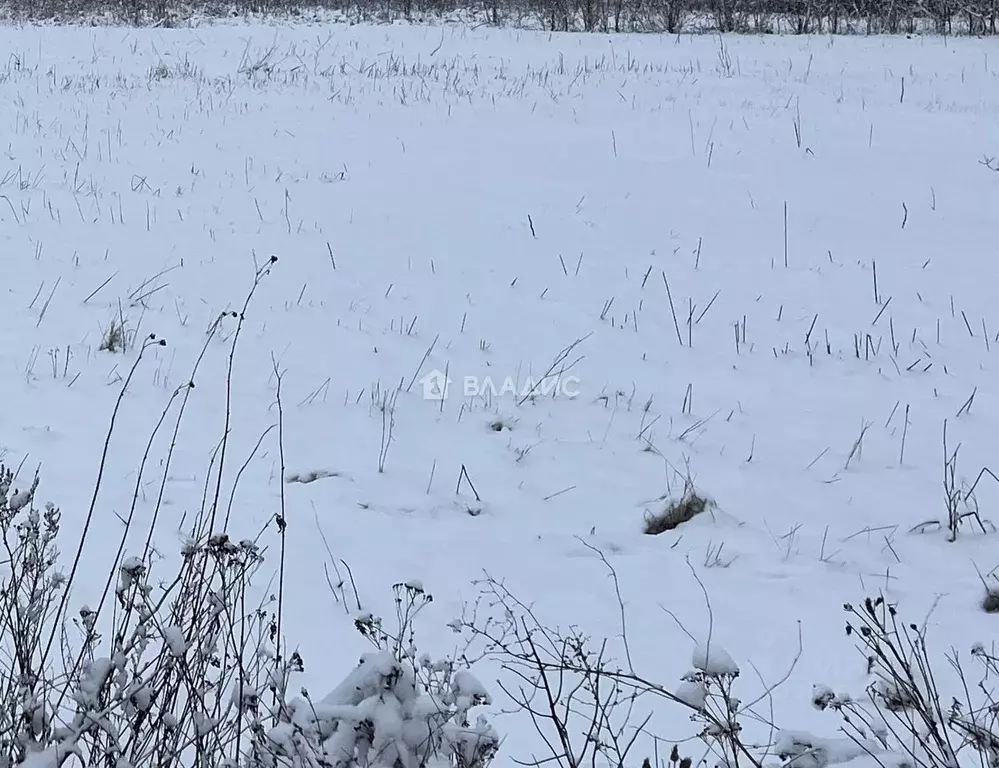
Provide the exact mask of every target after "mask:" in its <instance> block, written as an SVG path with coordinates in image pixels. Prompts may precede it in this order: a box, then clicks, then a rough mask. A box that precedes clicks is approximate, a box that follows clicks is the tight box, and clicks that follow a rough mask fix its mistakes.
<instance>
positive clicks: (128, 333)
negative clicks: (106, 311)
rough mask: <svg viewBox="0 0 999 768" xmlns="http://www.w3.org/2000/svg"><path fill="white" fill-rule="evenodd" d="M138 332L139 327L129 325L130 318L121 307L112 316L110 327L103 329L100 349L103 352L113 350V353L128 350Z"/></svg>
mask: <svg viewBox="0 0 999 768" xmlns="http://www.w3.org/2000/svg"><path fill="white" fill-rule="evenodd" d="M136 332H137V329H134V328H130V327H129V323H128V318H126V317H125V315H124V313H123V312H122V311H121V308H120V307H119V309H118V314H117V315H114V316H112V317H111V322H110V323H108V327H107V328H104V329H103V330H102V331H101V346H100V347H99V349H100V351H101V352H111V353H112V354H116V353H118V352H121V353H125V352H128V350H129V347H131V346H132V342H133V341H134V340H135V334H136Z"/></svg>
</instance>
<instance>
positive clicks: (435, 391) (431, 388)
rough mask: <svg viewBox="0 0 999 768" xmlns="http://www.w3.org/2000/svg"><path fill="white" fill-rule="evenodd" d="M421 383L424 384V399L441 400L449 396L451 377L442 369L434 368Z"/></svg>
mask: <svg viewBox="0 0 999 768" xmlns="http://www.w3.org/2000/svg"><path fill="white" fill-rule="evenodd" d="M420 384H421V385H422V386H423V399H424V400H437V401H440V400H444V399H446V398H447V394H448V387H450V386H451V379H450V378H448V377H447V376H446V375H444V373H443V372H442V371H438V370H436V369H434V370H432V371H431V372H430V373H428V374H427V375H426V376H424V377H423V378H422V379H420Z"/></svg>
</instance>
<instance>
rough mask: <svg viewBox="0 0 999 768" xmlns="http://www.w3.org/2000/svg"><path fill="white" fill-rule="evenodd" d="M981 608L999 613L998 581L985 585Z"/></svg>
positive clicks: (988, 611)
mask: <svg viewBox="0 0 999 768" xmlns="http://www.w3.org/2000/svg"><path fill="white" fill-rule="evenodd" d="M982 610H983V611H985V612H986V613H999V583H997V584H989V585H988V586H986V587H985V596H984V597H983V598H982Z"/></svg>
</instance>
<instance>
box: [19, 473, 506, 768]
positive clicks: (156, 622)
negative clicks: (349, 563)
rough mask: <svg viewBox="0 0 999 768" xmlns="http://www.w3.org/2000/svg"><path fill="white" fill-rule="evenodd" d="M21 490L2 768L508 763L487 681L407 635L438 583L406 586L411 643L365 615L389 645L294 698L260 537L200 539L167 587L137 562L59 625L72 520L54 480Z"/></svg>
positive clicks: (401, 592) (292, 659) (378, 640)
mask: <svg viewBox="0 0 999 768" xmlns="http://www.w3.org/2000/svg"><path fill="white" fill-rule="evenodd" d="M13 483H14V473H13V472H12V471H11V470H10V469H8V468H6V467H3V466H0V535H2V537H3V544H4V546H5V549H6V554H7V558H6V562H5V563H4V565H3V566H2V570H0V621H2V622H3V624H2V626H0V766H29V767H30V768H53V767H55V766H60V765H87V766H113V767H114V768H131V767H132V766H134V767H136V768H139V767H140V766H141V767H145V766H151V765H156V766H193V765H198V766H232V767H233V768H235V767H236V766H248V767H250V768H278V767H279V766H330V767H335V768H352V767H353V766H370V767H371V768H395V767H396V766H406V768H439V767H440V766H453V767H454V768H484V766H486V765H487V764H488V763H489V761H490V760H491V758H492V756H493V755H494V754H495V752H496V750H497V748H498V745H499V739H498V737H497V735H496V733H495V731H493V729H492V728H491V727H490V726H489V725H488V723H486V722H485V721H484V720H483V719H482V718H479V719H478V721H477V722H475V723H474V724H470V722H469V713H470V711H471V710H472V709H473V708H474V707H477V706H480V705H483V704H488V703H489V701H490V699H489V695H488V693H487V692H486V691H485V689H484V688H483V687H482V685H481V684H480V683H478V681H477V680H476V679H475V678H474V677H473V676H472V674H471V672H470V671H469V670H468V669H467V668H464V667H462V666H461V665H459V664H457V663H456V662H454V661H453V660H446V661H443V662H441V661H434V660H432V659H431V658H430V657H428V656H425V655H419V654H418V652H417V650H416V647H415V645H414V644H413V643H412V642H404V641H403V638H404V637H405V636H406V634H407V633H408V635H409V638H410V639H411V637H412V627H411V620H412V618H413V617H414V616H415V615H416V613H418V607H419V605H420V604H421V603H423V602H426V601H429V595H427V594H426V593H424V592H423V590H422V587H419V586H418V585H415V584H408V585H398V586H397V588H396V599H397V605H399V606H400V615H401V616H403V617H405V618H404V622H403V623H402V624H401V626H400V629H399V633H398V634H397V635H395V636H390V635H388V634H387V633H385V632H384V631H382V630H381V622H380V621H379V620H378V619H376V618H374V617H372V616H370V614H365V615H363V616H359V617H358V618H357V622H356V623H357V627H358V629H359V630H361V631H362V632H363V633H364V634H365V636H367V637H369V639H371V640H372V641H373V643H374V644H375V646H376V648H377V650H376V652H374V653H372V654H370V655H367V656H365V657H364V658H362V659H361V660H360V663H359V664H358V665H357V667H356V668H355V669H354V670H353V671H352V672H351V673H350V674H349V675H348V676H347V678H346V679H345V680H344V681H343V683H341V685H340V686H338V687H337V688H336V689H335V690H334V691H333V692H332V693H330V694H329V696H327V697H326V698H324V699H322V700H321V701H318V702H316V701H313V700H312V699H311V698H310V696H309V694H308V692H307V690H306V689H305V688H302V689H301V694H300V695H299V696H297V697H294V698H291V697H289V694H288V692H289V687H290V684H291V681H292V678H293V677H294V676H295V675H296V674H299V673H301V672H303V670H304V663H303V660H302V658H301V657H300V656H299V655H298V654H297V653H294V652H293V653H291V654H290V655H288V656H287V658H285V657H283V656H282V654H281V652H280V650H279V643H278V641H277V640H278V628H277V614H276V611H275V604H274V603H273V602H268V603H263V604H261V603H259V602H258V603H253V602H252V601H251V596H252V594H253V590H252V580H253V577H254V575H255V574H257V573H258V572H259V570H260V568H261V565H262V564H263V562H264V559H263V555H262V553H261V548H260V547H259V546H258V544H257V543H255V541H253V540H243V541H239V542H236V541H232V540H231V539H230V538H229V537H228V536H227V535H225V534H216V535H211V536H206V537H204V538H203V539H201V540H195V539H191V540H190V541H188V542H187V543H186V544H185V545H184V548H183V552H182V553H181V556H180V558H179V565H178V566H177V567H176V568H175V569H171V570H170V571H168V572H166V573H163V574H159V578H157V579H154V578H153V574H154V571H156V570H157V568H156V566H157V562H156V561H154V558H153V557H151V556H149V555H147V556H145V557H126V558H124V559H123V560H122V561H121V564H120V566H119V568H118V570H117V573H116V574H115V581H114V584H113V585H112V586H113V593H109V597H108V601H107V604H106V605H104V606H98V607H97V608H91V607H88V606H81V607H80V608H79V609H78V611H77V612H76V615H75V616H74V617H73V618H72V620H71V621H65V622H59V621H58V617H59V615H60V612H59V610H58V607H59V605H60V604H61V601H62V599H63V597H64V595H65V591H64V590H65V586H66V584H67V579H66V577H65V576H63V575H62V573H61V571H60V570H59V563H60V553H59V551H58V547H57V545H58V543H59V537H60V512H59V509H58V508H57V507H55V506H54V505H52V504H45V505H44V506H43V507H42V508H41V509H38V508H37V507H36V495H37V493H38V486H39V482H38V479H37V478H35V480H34V482H33V483H32V484H31V485H30V486H29V487H28V488H27V489H22V490H17V489H16V488H14V485H13ZM160 564H161V565H162V561H161V562H160ZM102 608H103V609H104V610H102ZM414 608H415V610H414Z"/></svg>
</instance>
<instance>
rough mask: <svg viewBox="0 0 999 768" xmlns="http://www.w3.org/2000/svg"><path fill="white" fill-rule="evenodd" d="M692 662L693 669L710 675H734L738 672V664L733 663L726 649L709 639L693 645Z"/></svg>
mask: <svg viewBox="0 0 999 768" xmlns="http://www.w3.org/2000/svg"><path fill="white" fill-rule="evenodd" d="M692 663H693V665H694V668H695V669H699V670H700V671H701V672H703V673H704V674H706V675H710V676H712V677H722V676H729V677H735V676H736V675H738V674H739V665H738V664H736V663H735V660H734V659H733V658H732V657H731V656H730V655H729V653H728V651H726V650H725V649H724V648H721V647H719V646H718V644H717V643H712V642H710V641H709V642H706V643H698V644H697V645H695V646H694V654H693V658H692Z"/></svg>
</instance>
